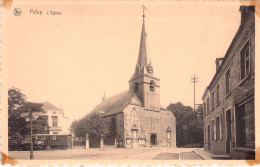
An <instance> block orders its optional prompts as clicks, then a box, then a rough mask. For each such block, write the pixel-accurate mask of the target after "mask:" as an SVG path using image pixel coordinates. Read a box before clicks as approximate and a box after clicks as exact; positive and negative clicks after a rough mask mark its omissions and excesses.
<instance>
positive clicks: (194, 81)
mask: <svg viewBox="0 0 260 167" xmlns="http://www.w3.org/2000/svg"><path fill="white" fill-rule="evenodd" d="M191 82H192V83H193V84H194V111H195V105H196V101H195V95H196V91H195V85H196V82H198V77H196V76H195V74H194V77H193V78H191Z"/></svg>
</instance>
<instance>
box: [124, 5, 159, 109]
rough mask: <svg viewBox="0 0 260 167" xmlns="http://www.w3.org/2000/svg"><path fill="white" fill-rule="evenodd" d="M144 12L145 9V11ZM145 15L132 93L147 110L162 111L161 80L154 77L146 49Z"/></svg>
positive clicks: (131, 81) (132, 81)
mask: <svg viewBox="0 0 260 167" xmlns="http://www.w3.org/2000/svg"><path fill="white" fill-rule="evenodd" d="M143 11H144V9H143ZM146 38H147V34H146V32H145V15H144V13H143V27H142V33H141V41H140V48H139V55H138V60H137V63H136V67H135V73H134V74H133V76H132V78H131V79H130V81H129V87H130V91H131V92H134V93H136V95H137V97H138V98H139V99H140V101H141V102H142V104H143V105H144V108H145V109H148V110H154V111H159V110H160V79H159V78H156V77H154V76H153V73H154V69H153V66H152V62H151V60H150V59H149V57H148V56H149V55H148V54H147V48H146V42H147V41H146V40H147V39H146Z"/></svg>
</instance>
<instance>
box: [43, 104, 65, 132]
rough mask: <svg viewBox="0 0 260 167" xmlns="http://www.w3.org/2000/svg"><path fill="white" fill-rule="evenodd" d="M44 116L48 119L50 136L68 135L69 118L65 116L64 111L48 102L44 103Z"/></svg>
mask: <svg viewBox="0 0 260 167" xmlns="http://www.w3.org/2000/svg"><path fill="white" fill-rule="evenodd" d="M42 108H43V110H44V113H43V115H46V116H47V117H48V118H47V120H48V125H49V134H67V133H68V130H67V126H66V122H67V119H68V118H67V117H66V116H65V115H64V112H63V109H62V108H58V107H56V106H54V105H53V104H51V103H50V102H48V101H46V102H44V103H43V107H42Z"/></svg>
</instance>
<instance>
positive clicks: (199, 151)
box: [193, 148, 231, 160]
mask: <svg viewBox="0 0 260 167" xmlns="http://www.w3.org/2000/svg"><path fill="white" fill-rule="evenodd" d="M193 152H195V153H196V154H198V155H199V156H200V157H201V158H203V159H204V160H212V159H222V160H224V159H231V157H230V155H215V154H212V153H210V152H208V151H205V150H204V148H199V149H196V150H194V151H193Z"/></svg>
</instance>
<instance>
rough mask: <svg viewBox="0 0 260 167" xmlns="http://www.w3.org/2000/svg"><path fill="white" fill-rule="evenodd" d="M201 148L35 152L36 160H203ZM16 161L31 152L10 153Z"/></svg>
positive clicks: (81, 149) (28, 155)
mask: <svg viewBox="0 0 260 167" xmlns="http://www.w3.org/2000/svg"><path fill="white" fill-rule="evenodd" d="M196 150H201V148H138V149H126V148H110V147H108V148H91V149H83V148H75V149H68V150H41V151H34V152H33V153H34V159H36V160H40V159H48V160H54V159H57V160H58V159H79V160H80V159H102V160H113V159H120V160H124V159H125V160H152V159H155V160H203V158H202V157H201V156H199V155H198V154H197V153H195V151H196ZM9 156H10V157H12V158H15V159H29V158H30V152H29V151H9Z"/></svg>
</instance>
